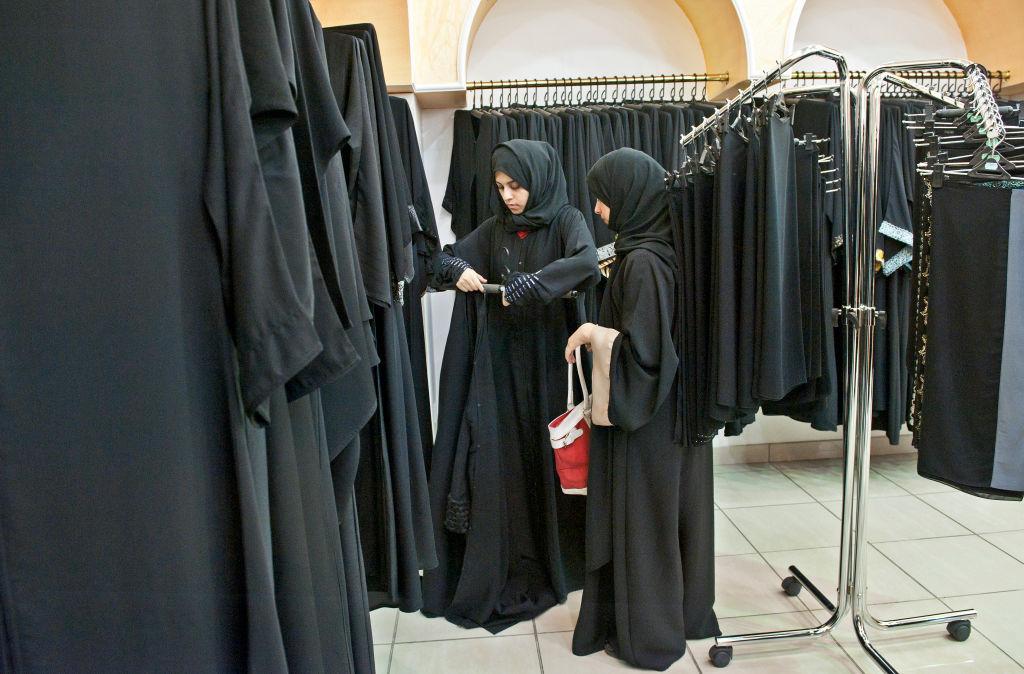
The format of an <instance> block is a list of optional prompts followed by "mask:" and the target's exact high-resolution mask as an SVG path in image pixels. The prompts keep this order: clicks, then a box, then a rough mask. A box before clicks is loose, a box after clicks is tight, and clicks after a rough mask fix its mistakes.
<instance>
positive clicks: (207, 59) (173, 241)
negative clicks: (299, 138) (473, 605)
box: [0, 0, 322, 671]
mask: <svg viewBox="0 0 1024 674" xmlns="http://www.w3.org/2000/svg"><path fill="white" fill-rule="evenodd" d="M237 31H238V25H237V21H236V19H235V8H234V4H233V3H231V2H223V1H216V2H214V1H212V0H211V1H208V2H207V1H204V2H173V3H171V2H163V3H148V4H147V5H146V6H145V7H141V6H139V7H136V6H126V5H124V4H121V3H118V4H116V5H115V4H111V3H106V4H102V3H101V4H89V5H85V4H82V3H68V2H59V3H49V4H47V5H45V6H34V7H30V6H28V5H22V4H19V3H6V4H4V5H3V9H2V10H0V36H2V40H3V41H2V46H0V52H2V54H3V62H4V63H5V68H4V77H3V78H2V82H0V91H2V92H3V94H4V97H5V100H7V101H17V103H16V104H11V105H6V106H5V109H4V117H5V125H6V126H5V129H6V133H5V141H4V143H3V144H2V148H0V167H2V175H3V176H4V180H5V181H8V182H7V183H6V184H8V185H16V186H17V188H16V189H8V190H5V197H4V199H3V200H2V203H0V219H2V221H3V222H4V223H5V224H4V245H3V246H2V247H0V281H2V285H0V345H2V346H0V352H2V354H3V355H2V356H0V358H2V360H3V367H2V368H0V437H2V438H3V441H2V442H0V503H2V505H0V548H2V550H3V552H2V556H0V579H2V582H0V610H2V611H3V619H2V621H0V623H2V627H0V644H2V646H0V670H3V671H75V670H81V669H82V668H83V667H87V668H90V669H93V670H97V671H145V670H152V669H166V670H179V671H209V670H210V669H219V670H224V671H239V670H249V671H283V670H284V669H285V668H286V666H287V665H286V662H285V660H284V652H283V647H282V641H281V637H280V632H279V627H278V617H277V615H276V611H275V610H274V605H273V586H272V584H271V583H270V582H268V581H269V580H270V579H269V578H268V577H267V576H266V575H264V574H262V573H250V571H251V570H257V569H261V570H262V571H266V570H267V569H266V565H265V563H266V557H265V554H266V550H267V542H266V541H260V540H259V539H258V532H259V529H260V522H259V518H258V516H257V514H256V513H257V509H258V508H259V506H258V504H257V503H256V502H255V493H254V492H253V491H252V489H251V487H252V482H251V481H248V480H251V479H252V477H253V475H252V472H251V466H248V465H246V462H247V460H248V458H249V456H250V455H249V454H248V448H247V447H245V446H244V435H243V433H244V431H243V430H242V429H243V424H244V423H245V420H244V419H243V416H246V415H247V416H248V418H249V421H250V422H252V423H259V424H262V423H265V422H266V421H267V420H268V414H267V412H268V409H269V407H268V405H267V404H266V403H267V400H268V397H269V395H270V394H271V392H273V391H276V390H279V389H280V388H281V387H283V386H284V385H285V383H286V382H287V381H288V380H289V379H290V378H291V377H292V376H293V375H295V374H296V373H297V372H299V371H300V370H301V369H302V368H304V367H305V366H306V365H308V364H309V363H310V362H311V361H312V359H313V358H315V357H316V356H317V354H318V353H319V352H320V351H321V348H322V345H321V344H320V343H319V340H318V337H317V333H316V330H315V327H314V325H313V323H312V321H311V319H310V317H309V316H308V314H307V308H308V306H309V305H308V303H306V302H303V301H302V300H301V299H300V298H299V295H298V294H297V293H296V290H295V287H294V284H293V282H292V280H291V274H290V270H289V268H288V265H287V262H286V260H285V257H284V254H283V253H282V251H281V248H280V243H279V241H278V240H277V229H276V227H275V226H274V223H273V219H272V214H271V210H270V207H269V203H268V201H267V197H266V192H265V189H264V187H263V184H262V177H261V175H260V165H259V157H258V150H257V147H256V143H255V139H254V133H253V128H252V121H251V117H250V109H249V107H248V104H249V102H250V99H249V93H248V84H247V82H246V74H245V72H244V68H243V63H242V54H241V50H240V44H239V38H238V32H237ZM55 46H56V48H54V47H55ZM40 83H46V85H45V86H42V85H41V84H40ZM126 92H127V93H126ZM58 93H59V95H58ZM126 95H127V96H129V97H130V104H126V102H125V96H126ZM55 147H60V148H63V150H64V151H61V152H55V151H54V149H53V148H55ZM239 393H240V394H241V395H239ZM247 473H248V475H247ZM247 481H248V483H247ZM243 531H244V533H243ZM253 537H256V538H255V544H252V543H253ZM256 579H259V581H260V582H259V583H258V584H253V581H254V580H256Z"/></svg>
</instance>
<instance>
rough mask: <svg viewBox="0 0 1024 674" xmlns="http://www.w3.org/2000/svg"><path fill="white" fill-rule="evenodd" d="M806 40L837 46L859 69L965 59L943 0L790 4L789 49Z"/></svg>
mask: <svg viewBox="0 0 1024 674" xmlns="http://www.w3.org/2000/svg"><path fill="white" fill-rule="evenodd" d="M810 44H825V45H828V46H829V47H832V48H833V49H837V50H838V51H839V52H841V53H842V54H844V55H845V56H846V58H847V61H848V63H849V64H850V67H851V68H853V69H861V70H863V69H868V68H872V67H875V66H878V65H881V64H883V63H889V62H891V61H908V60H922V59H928V58H947V57H948V58H966V57H967V47H966V45H965V44H964V39H963V36H962V35H961V33H960V28H959V26H958V25H957V22H956V19H955V18H954V17H953V14H952V13H951V12H950V11H949V8H948V7H947V6H946V4H945V3H944V2H943V0H901V1H900V2H891V1H890V0H860V1H859V2H857V3H850V2H848V0H806V2H803V3H798V4H797V6H796V7H795V8H794V15H793V17H792V19H791V22H790V43H789V45H788V47H789V51H793V50H796V49H801V48H803V47H806V46H807V45H810ZM810 67H812V66H811V64H808V68H810ZM815 67H816V66H815Z"/></svg>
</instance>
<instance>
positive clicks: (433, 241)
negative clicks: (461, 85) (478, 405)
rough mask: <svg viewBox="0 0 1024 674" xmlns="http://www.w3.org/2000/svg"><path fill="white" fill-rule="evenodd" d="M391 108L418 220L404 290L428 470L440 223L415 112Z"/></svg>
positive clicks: (398, 101)
mask: <svg viewBox="0 0 1024 674" xmlns="http://www.w3.org/2000/svg"><path fill="white" fill-rule="evenodd" d="M391 108H392V111H393V112H394V117H395V123H396V124H397V125H398V140H399V145H400V149H401V151H402V161H403V163H404V166H405V174H406V175H407V176H409V193H410V195H411V196H412V201H413V207H414V209H415V211H416V219H417V221H418V222H419V227H418V228H417V231H416V232H415V233H414V234H413V244H414V247H415V250H416V257H415V259H414V262H415V268H416V274H415V276H414V277H413V280H412V281H411V282H410V283H409V284H408V285H407V286H406V287H405V302H404V303H403V305H402V310H403V312H404V313H405V316H404V318H405V330H406V339H407V341H408V343H409V358H410V360H411V364H412V381H413V389H414V391H415V393H416V412H417V418H418V421H419V425H420V442H421V443H422V445H423V457H424V460H425V463H426V465H427V468H428V470H429V467H430V453H431V448H432V447H433V444H434V443H433V441H434V428H433V422H432V420H431V414H430V382H429V378H428V376H427V359H428V358H430V357H432V355H431V354H428V353H427V343H426V334H425V331H424V325H423V300H422V298H423V295H424V294H425V293H426V292H427V287H428V285H429V283H430V274H431V271H432V270H433V268H434V261H435V260H434V258H435V254H436V252H437V249H438V236H437V223H436V222H435V220H434V204H433V202H432V201H431V199H430V185H429V184H428V183H427V174H426V171H425V170H424V168H423V158H422V157H421V156H420V144H419V138H418V137H417V135H416V126H415V124H414V122H413V117H412V110H411V109H410V108H409V103H408V102H406V100H405V99H403V98H396V97H392V98H391Z"/></svg>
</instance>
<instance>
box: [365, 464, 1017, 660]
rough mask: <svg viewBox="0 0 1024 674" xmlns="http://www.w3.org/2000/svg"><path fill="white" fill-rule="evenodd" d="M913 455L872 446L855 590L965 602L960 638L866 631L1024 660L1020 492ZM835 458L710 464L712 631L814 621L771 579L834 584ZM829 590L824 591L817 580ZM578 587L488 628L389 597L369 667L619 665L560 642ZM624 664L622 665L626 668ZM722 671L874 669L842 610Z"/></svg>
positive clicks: (886, 646)
mask: <svg viewBox="0 0 1024 674" xmlns="http://www.w3.org/2000/svg"><path fill="white" fill-rule="evenodd" d="M915 461H916V457H915V456H913V455H896V456H884V457H877V458H875V459H874V460H873V462H872V464H873V470H872V480H871V497H872V500H871V503H870V505H869V513H870V515H869V516H870V521H869V526H868V538H869V540H870V541H871V545H870V548H869V550H868V554H867V560H868V569H869V570H868V574H869V603H870V604H871V605H872V607H873V611H874V612H875V614H876V615H877V616H878V617H879V618H895V617H906V616H911V615H921V614H925V613H936V612H942V611H946V610H948V609H962V608H975V609H978V610H979V611H980V614H981V615H980V617H979V618H978V619H977V620H976V621H975V622H974V633H973V635H972V636H971V638H970V639H969V640H968V641H966V642H964V643H957V642H955V641H953V640H952V639H950V638H949V637H948V636H947V635H946V632H945V630H944V629H943V628H941V627H938V628H934V627H931V628H924V629H914V630H910V631H904V632H898V633H886V634H875V635H874V636H875V641H876V643H878V644H879V647H880V649H881V650H882V652H883V653H884V654H885V655H886V656H887V657H888V658H889V659H890V661H891V662H892V663H893V664H894V665H895V666H896V668H897V669H898V670H899V671H900V672H904V673H906V672H919V671H925V670H927V671H929V672H930V673H931V672H943V673H944V672H975V671H977V672H985V673H987V674H1005V673H1010V672H1024V610H1022V607H1024V504H1021V503H1005V502H994V501H987V500H984V499H977V498H974V497H970V496H965V495H963V494H960V493H958V492H956V491H955V490H952V489H950V488H948V487H946V486H944V485H942V484H939V483H937V482H932V481H929V480H925V479H922V478H920V477H918V475H917V471H916V469H915ZM841 475H842V468H841V465H840V462H839V461H838V460H823V461H794V462H788V463H779V464H756V465H724V466H716V468H715V496H716V497H715V504H716V510H715V525H716V531H715V539H716V555H717V602H716V609H717V612H718V616H719V618H720V622H721V625H722V629H723V630H724V631H725V632H726V633H738V632H749V631H763V630H774V629H786V628H790V627H797V626H812V625H817V624H819V623H820V622H821V621H823V620H824V619H825V617H827V616H826V613H825V612H824V611H822V610H821V608H820V607H819V606H818V605H817V604H816V603H815V602H814V599H813V598H812V597H811V596H810V595H809V593H807V592H804V593H802V594H801V595H800V597H798V598H792V597H788V596H786V595H785V594H783V593H782V591H781V590H780V589H779V583H780V580H781V579H782V578H783V577H785V576H788V575H789V572H788V571H787V567H788V566H789V565H790V564H796V565H797V566H799V567H800V568H801V570H803V572H804V573H806V574H807V575H808V576H809V577H810V578H811V579H812V580H814V581H815V582H817V583H819V587H821V588H822V589H823V590H824V589H825V588H829V587H834V586H835V574H836V570H837V568H838V567H837V564H838V558H839V548H838V545H839V516H838V513H839V512H840V503H839V499H840V498H841V489H840V487H841V485H840V480H841ZM831 594H832V595H833V598H834V591H833V592H832V593H831ZM579 601H580V594H579V593H573V594H572V595H571V596H570V598H569V601H568V602H567V603H566V605H564V606H558V607H556V608H554V609H552V610H551V611H548V612H547V613H546V614H544V615H542V616H540V617H539V618H537V619H536V620H534V621H532V622H529V623H523V624H520V625H517V626H516V627H514V628H512V629H509V630H507V631H505V632H503V633H501V634H500V635H498V636H491V635H490V634H488V633H487V632H485V631H484V630H463V629H460V628H458V627H455V626H453V625H450V624H449V623H447V622H445V621H444V620H440V619H435V620H428V619H427V618H425V617H423V616H422V615H419V614H408V613H402V614H399V613H398V612H397V611H395V610H393V609H381V610H379V611H375V612H374V613H373V630H374V635H375V641H376V642H377V646H376V647H375V655H376V659H377V671H378V672H379V673H380V674H441V673H444V674H462V673H465V674H504V673H506V672H507V673H508V674H529V673H534V672H536V673H540V674H568V673H570V672H581V673H584V672H585V673H586V674H591V673H594V674H600V673H602V672H616V671H628V670H629V669H630V668H629V667H627V666H626V665H624V664H623V663H621V662H619V661H616V660H613V659H612V658H610V657H608V656H607V655H605V654H603V653H601V654H596V655H592V656H589V657H587V658H578V657H575V656H574V655H573V654H572V651H571V642H572V629H573V626H574V625H575V622H576V617H577V615H578V613H579ZM711 643H712V642H711V640H706V641H699V642H691V643H690V644H689V645H690V648H689V653H688V654H687V655H686V656H685V657H684V658H683V659H682V660H681V661H680V662H678V663H677V664H676V665H675V666H674V667H672V668H671V669H670V670H669V671H670V672H675V673H686V674H695V673H698V674H699V673H700V672H704V673H705V674H708V673H709V672H714V671H718V670H716V669H715V668H714V667H712V666H711V663H710V662H708V658H707V653H708V648H709V647H710V646H711ZM634 671H635V670H634ZM724 671H730V672H737V673H741V672H757V673H758V674H772V673H774V672H779V673H782V672H785V673H787V674H789V673H800V672H808V673H811V672H813V673H814V674H819V673H828V672H865V673H868V674H874V672H876V671H878V670H877V668H876V667H875V666H874V664H873V662H872V661H871V660H870V658H868V656H867V655H865V654H864V653H863V651H862V650H861V648H860V646H859V645H858V643H857V640H856V637H855V636H854V634H853V629H852V625H850V624H849V618H847V620H846V621H845V622H844V623H843V624H842V625H841V626H840V628H839V629H837V630H836V631H835V633H834V634H833V635H832V636H828V637H825V638H822V639H819V640H817V641H812V642H803V643H795V642H780V643H775V644H772V645H764V646H757V647H750V646H748V647H737V648H736V649H735V658H734V660H733V662H732V664H731V665H730V666H729V668H728V669H727V670H724Z"/></svg>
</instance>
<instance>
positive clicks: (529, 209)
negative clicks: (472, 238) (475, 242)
mask: <svg viewBox="0 0 1024 674" xmlns="http://www.w3.org/2000/svg"><path fill="white" fill-rule="evenodd" d="M498 171H501V172H502V173H506V174H508V175H509V177H511V178H512V179H513V180H515V181H516V182H517V183H519V184H520V185H521V186H522V187H523V188H524V189H526V190H527V191H528V192H529V193H530V198H529V199H528V200H527V202H526V208H525V209H524V210H523V212H522V214H521V215H514V214H513V213H512V212H511V211H509V210H508V206H506V205H505V204H504V202H502V204H501V206H500V207H499V209H498V223H499V224H500V225H501V226H502V227H503V228H505V230H506V231H510V232H519V231H523V230H528V231H533V230H537V229H541V228H543V227H547V226H548V225H550V224H551V223H553V222H554V221H555V220H556V219H557V218H558V216H559V215H560V214H561V213H562V211H563V210H565V209H566V208H571V206H570V205H569V197H568V191H567V189H566V186H565V173H563V172H562V162H561V161H559V159H558V153H557V152H555V148H553V147H551V145H549V144H548V143H545V142H542V141H537V140H510V141H508V142H507V143H502V144H501V145H498V146H497V147H496V148H494V152H493V153H491V172H492V173H496V172H498Z"/></svg>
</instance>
